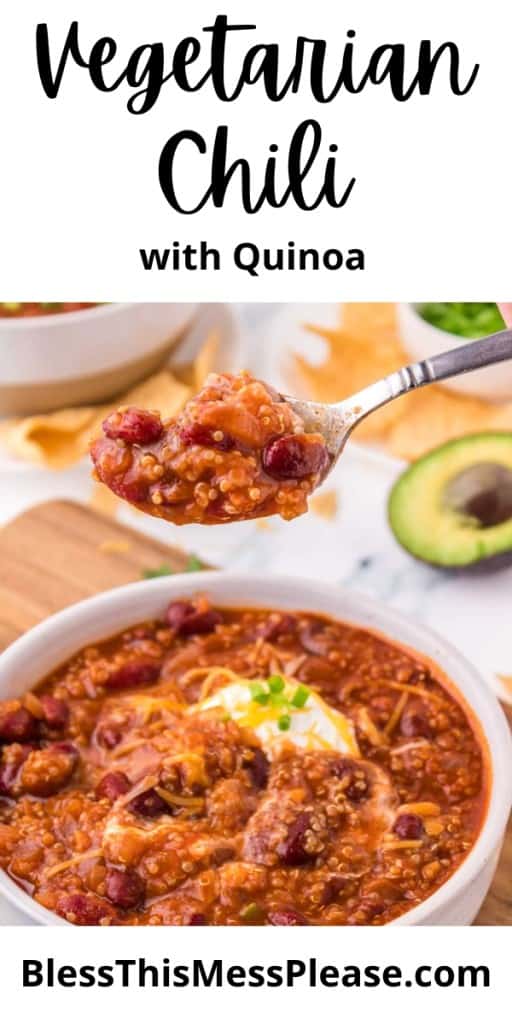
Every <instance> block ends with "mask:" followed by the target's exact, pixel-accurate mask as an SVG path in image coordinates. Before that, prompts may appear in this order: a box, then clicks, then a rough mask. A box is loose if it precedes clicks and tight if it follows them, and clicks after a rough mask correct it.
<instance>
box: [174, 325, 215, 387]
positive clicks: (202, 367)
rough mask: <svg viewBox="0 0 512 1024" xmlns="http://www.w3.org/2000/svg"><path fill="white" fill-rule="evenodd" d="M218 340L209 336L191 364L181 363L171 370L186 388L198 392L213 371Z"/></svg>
mask: <svg viewBox="0 0 512 1024" xmlns="http://www.w3.org/2000/svg"><path fill="white" fill-rule="evenodd" d="M218 347H219V339H218V336H217V335H216V334H210V335H209V336H208V338H207V339H206V341H205V342H204V344H203V345H202V346H201V348H200V349H199V352H198V353H197V355H196V357H195V359H194V361H193V362H191V363H183V364H182V365H181V366H176V367H175V368H174V369H173V372H174V374H175V376H176V377H177V378H178V380H179V381H181V383H182V384H186V385H187V387H189V388H193V389H194V391H199V389H200V388H202V386H203V384H204V382H205V380H206V378H207V376H208V374H209V373H211V371H212V370H214V369H215V364H216V356H217V350H218Z"/></svg>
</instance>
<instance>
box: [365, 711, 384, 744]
mask: <svg viewBox="0 0 512 1024" xmlns="http://www.w3.org/2000/svg"><path fill="white" fill-rule="evenodd" d="M358 724H359V728H360V729H361V731H362V732H364V734H365V736H366V737H367V739H368V740H369V741H370V743H371V744H372V747H386V746H387V745H388V742H389V741H388V738H387V736H385V734H384V733H383V732H381V731H380V729H379V728H378V727H377V726H376V725H375V722H373V721H372V719H371V718H370V715H369V714H368V710H367V708H361V709H360V711H359V719H358Z"/></svg>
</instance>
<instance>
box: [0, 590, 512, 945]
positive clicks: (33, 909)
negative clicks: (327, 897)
mask: <svg viewBox="0 0 512 1024" xmlns="http://www.w3.org/2000/svg"><path fill="white" fill-rule="evenodd" d="M237 587H239V588H240V597H239V598H235V597H231V598H230V597H229V595H228V593H226V594H224V595H223V590H224V589H225V590H226V591H229V590H230V589H231V590H233V589H235V590H236V588H237ZM280 590H286V591H288V593H289V595H290V597H289V601H290V607H291V606H292V605H293V606H294V607H295V608H296V609H297V610H300V611H307V610H308V609H310V610H311V611H312V612H314V611H315V610H317V611H319V613H320V614H324V615H331V617H332V618H334V619H338V621H342V622H348V623H349V624H355V625H357V624H359V625H361V626H362V628H364V629H368V630H369V631H373V632H375V633H381V635H383V636H384V637H385V636H386V628H387V627H386V623H389V629H390V634H389V639H390V640H391V642H395V643H399V644H402V645H403V646H404V647H406V648H409V649H410V650H413V651H414V650H417V652H418V653H419V654H420V655H421V653H422V650H423V649H422V642H423V643H426V644H427V646H428V647H430V646H435V647H437V648H438V654H437V656H431V655H430V654H426V653H425V652H424V651H423V656H424V657H426V658H427V659H429V660H432V661H433V662H434V663H436V661H437V659H438V658H440V659H442V660H448V661H449V662H450V663H451V665H452V668H451V670H450V672H448V671H447V670H445V669H444V668H443V667H442V666H441V665H440V666H439V668H440V671H441V672H442V674H443V675H444V676H446V678H447V679H449V681H450V682H451V683H452V685H453V688H454V690H455V692H456V693H458V694H460V696H461V697H462V699H463V701H464V702H465V703H466V704H467V705H468V707H469V708H470V710H471V713H472V714H473V716H474V718H475V720H476V722H477V723H478V725H479V728H480V730H481V732H482V734H483V737H484V739H485V741H486V744H487V748H488V749H487V756H488V759H489V762H490V776H491V779H490V794H489V801H488V805H487V809H486V814H485V818H484V821H483V823H482V827H481V829H480V833H479V835H478V837H477V840H476V842H475V843H474V845H473V846H472V848H471V850H470V851H469V853H468V854H467V856H466V857H465V859H464V860H463V862H462V864H461V865H460V867H458V868H457V869H456V870H455V871H454V873H453V874H452V875H451V876H450V878H448V879H447V881H446V882H444V883H443V884H442V885H441V886H440V887H439V889H437V890H436V891H435V892H434V893H432V895H431V896H428V897H427V899H425V900H423V901H422V902H421V903H419V904H418V905H417V906H416V907H414V908H413V909H412V910H408V911H406V913H404V914H402V915H401V916H400V917H398V918H396V919H394V920H393V921H391V922H389V924H390V925H392V926H401V925H413V924H421V923H422V920H423V919H424V918H426V917H430V916H431V915H432V914H434V913H436V911H439V910H440V909H442V908H443V906H444V905H446V904H448V903H450V902H451V901H453V900H454V899H455V898H456V897H457V896H459V895H460V894H461V892H462V891H463V890H464V889H467V888H469V887H470V886H471V884H472V882H473V881H474V880H475V878H476V877H477V876H478V875H479V873H480V872H481V870H482V869H483V868H484V867H485V865H486V864H487V863H488V861H489V859H490V858H491V857H492V856H493V854H494V853H495V851H496V848H497V847H498V845H499V844H500V843H501V840H502V838H503V835H504V832H505V828H506V824H507V819H508V815H509V813H510V808H511V804H512V772H511V771H510V765H511V759H512V739H511V735H510V730H509V727H508V724H507V721H506V719H505V716H504V713H503V711H502V710H501V708H500V705H499V703H498V701H497V699H496V697H495V696H494V695H493V694H492V693H491V692H490V690H489V688H488V686H487V684H486V682H485V680H484V678H483V676H482V675H481V673H480V672H479V670H478V669H476V668H475V667H474V666H473V665H472V664H471V663H470V662H469V661H468V660H467V659H466V658H465V656H464V655H463V654H461V653H460V651H458V650H457V649H456V648H455V647H453V645H452V644H451V643H449V642H448V641H446V640H445V639H444V637H441V636H439V634H437V633H436V632H435V631H434V630H432V629H430V628H428V627H425V626H423V625H422V624H419V623H417V622H415V621H414V620H412V619H410V618H409V617H408V616H405V615H403V614H402V613H401V612H397V611H395V610H394V609H393V608H390V607H389V606H388V605H383V604H381V603H380V602H379V601H375V600H373V599H371V598H367V597H366V595H363V594H358V593H356V592H353V591H351V590H348V589H346V588H344V587H342V586H340V585H337V584H334V583H323V582H319V581H317V580H310V579H307V578H305V577H294V576H286V575H281V574H279V575H273V574H271V575H267V576H265V575H261V574H259V573H251V572H244V573H241V572H229V571H211V570H208V571H205V572H198V573H191V574H184V573H177V574H175V575H173V576H167V577H161V578H159V579H153V580H142V581H139V582H135V583H128V584H126V585H125V586H122V587H116V588H113V589H111V590H107V591H104V592H103V593H101V594H96V595H93V596H92V597H88V598H86V599H85V600H83V601H79V602H77V603H76V604H73V605H70V606H69V607H68V608H65V609H64V610H63V611H60V612H57V613H56V614H55V615H52V616H50V617H49V618H47V619H45V620H44V621H43V622H41V623H39V625H37V626H34V627H33V628H32V629H30V630H29V631H28V632H27V633H25V634H24V635H23V636H21V637H20V638H19V639H18V640H15V641H14V643H13V644H11V645H10V646H9V647H8V648H7V649H6V650H5V651H4V652H3V653H2V654H1V655H0V698H1V695H2V675H3V674H4V673H10V672H13V670H15V669H16V668H17V667H18V665H20V664H24V663H25V662H26V660H27V659H28V658H29V657H30V659H31V660H34V661H37V651H38V649H39V651H40V652H41V655H42V654H43V652H45V651H46V652H47V651H48V648H49V646H51V641H52V637H54V636H55V635H56V633H59V634H61V633H62V630H66V628H67V627H73V626H78V624H79V623H82V624H85V625H87V626H88V629H87V633H88V639H86V638H84V639H82V640H81V641H79V642H77V643H76V644H75V645H74V646H73V645H70V647H71V650H70V654H68V655H64V657H63V658H62V657H58V658H56V659H55V661H53V667H54V668H56V667H57V666H58V665H59V664H61V663H62V661H63V660H66V659H67V657H70V656H72V653H73V651H78V650H80V649H81V647H83V646H85V645H86V644H87V643H95V642H99V641H100V640H101V639H102V638H104V639H108V636H109V635H110V636H111V635H112V629H110V632H109V625H108V615H106V612H107V611H108V610H109V609H110V611H111V612H112V611H115V613H116V615H115V617H118V616H119V617H120V620H121V621H122V622H124V623H125V624H124V625H117V626H115V627H114V629H116V630H117V631H121V630H122V629H127V628H129V626H130V625H135V624H136V623H137V622H138V621H140V620H141V617H144V616H143V615H142V612H140V611H139V612H138V611H137V604H138V603H137V601H136V600H134V597H135V596H136V595H137V594H142V593H144V594H148V595H151V596H153V597H154V600H155V604H160V605H161V606H162V610H163V608H164V607H165V604H166V603H167V602H168V601H169V600H170V599H172V597H173V596H175V595H176V594H177V593H180V594H181V595H183V594H186V595H187V596H190V595H191V594H194V593H201V592H207V593H208V592H211V593H213V595H214V597H215V602H216V603H218V604H219V605H220V606H222V605H224V606H226V607H229V606H230V605H231V604H232V603H235V604H236V603H237V601H238V604H239V606H244V607H248V608H250V607H256V608H257V607H260V608H263V607H265V606H266V607H278V606H279V600H278V599H275V600H276V603H275V604H274V597H273V595H275V594H276V593H277V592H279V591H280ZM258 592H261V593H260V596H259V597H258V598H256V599H255V598H254V596H253V594H254V593H256V594H258ZM266 592H268V598H267V600H265V599H264V598H263V596H262V595H263V593H266ZM315 598H316V599H317V600H318V601H319V602H320V604H322V603H328V602H329V601H330V600H331V599H333V598H334V599H336V598H338V599H339V600H340V601H343V600H345V601H346V602H347V603H348V604H349V605H350V607H351V609H352V610H351V611H349V612H347V613H340V612H336V611H335V612H330V611H327V610H326V609H325V608H324V609H322V610H321V611H320V609H319V608H318V606H316V605H315ZM281 601H283V597H281ZM132 608H133V614H131V610H132ZM121 612H124V613H125V614H123V615H121V614H120V613H121ZM150 614H155V615H156V614H158V612H157V609H156V608H155V611H154V612H152V613H150V612H149V610H148V611H147V615H150ZM358 614H359V615H360V616H362V619H363V622H361V620H360V619H358ZM373 616H375V618H376V619H378V620H380V624H375V625H373V626H372V625H370V624H368V623H367V622H365V620H366V619H367V618H368V617H369V618H370V619H371V618H372V617H373ZM98 622H100V623H102V622H104V623H105V624H104V626H102V627H101V626H100V627H98ZM383 622H384V625H382V623H383ZM93 627H95V628H93ZM402 632H403V633H405V634H407V635H408V636H409V637H410V636H411V635H412V636H413V638H414V639H413V640H407V641H405V640H403V639H400V636H399V634H400V633H402ZM34 654H35V657H34ZM453 669H455V673H454V671H453ZM51 670H52V668H51V667H50V668H48V669H47V670H46V671H45V672H44V673H37V672H34V673H33V675H34V678H33V681H32V683H29V684H28V685H29V686H30V685H33V684H34V683H36V682H37V681H38V680H39V679H40V678H41V675H43V676H44V675H47V674H48V672H50V671H51ZM29 674H31V675H32V673H29ZM466 687H467V688H468V689H469V690H473V691H474V694H477V698H478V703H479V705H480V709H479V710H478V711H477V710H476V708H475V707H474V704H473V698H472V697H471V696H470V695H468V693H466ZM483 716H485V719H486V720H485V721H484V719H483ZM491 733H492V735H491ZM496 780H498V781H499V788H498V786H497V785H496ZM0 892H2V894H3V895H4V896H6V898H7V899H8V900H9V902H10V903H11V904H13V905H14V906H16V907H17V908H18V909H19V910H21V911H22V912H23V913H24V914H25V915H26V916H27V917H29V918H31V919H32V920H33V921H34V920H35V921H38V922H39V923H42V924H48V925H64V926H67V924H68V922H66V921H64V920H63V919H62V918H61V917H59V916H58V915H57V914H54V913H53V911H50V910H47V909H46V908H45V907H42V906H41V905H40V904H38V903H37V902H36V901H35V900H33V899H32V897H31V896H29V895H28V893H26V892H24V891H23V890H22V889H21V888H19V886H17V885H16V883H15V882H14V881H12V879H10V878H9V877H8V875H7V874H6V873H5V872H4V871H2V870H0Z"/></svg>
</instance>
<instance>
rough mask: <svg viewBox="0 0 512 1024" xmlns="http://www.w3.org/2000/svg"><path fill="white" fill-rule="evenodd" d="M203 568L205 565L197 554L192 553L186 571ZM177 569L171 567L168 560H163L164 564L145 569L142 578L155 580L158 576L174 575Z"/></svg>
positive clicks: (195, 570) (197, 570)
mask: <svg viewBox="0 0 512 1024" xmlns="http://www.w3.org/2000/svg"><path fill="white" fill-rule="evenodd" d="M202 568H203V566H202V565H201V562H200V561H199V559H198V558H197V556H196V555H190V556H189V559H188V562H187V564H186V566H185V569H184V572H199V571H200V570H201V569H202ZM176 571H177V570H176V569H171V566H170V565H168V564H167V562H163V563H162V565H158V566H157V567H156V568H155V569H144V571H143V573H142V579H144V580H154V579H156V578H157V577H158V576H174V574H175V572H176Z"/></svg>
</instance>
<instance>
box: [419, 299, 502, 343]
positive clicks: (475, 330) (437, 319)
mask: <svg viewBox="0 0 512 1024" xmlns="http://www.w3.org/2000/svg"><path fill="white" fill-rule="evenodd" d="M417 308H418V313H419V315H420V316H421V318H422V319H423V320H426V321H427V323H429V324H432V325H433V326H434V327H437V328H439V330H441V331H446V332H447V333H448V334H457V335H459V337H461V338H483V337H485V335H487V334H495V333H496V332H497V331H502V330H503V328H504V326H505V324H504V321H503V317H502V315H501V313H500V311H499V309H498V307H497V305H496V303H495V302H424V303H422V304H421V305H419V306H418V307H417Z"/></svg>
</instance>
